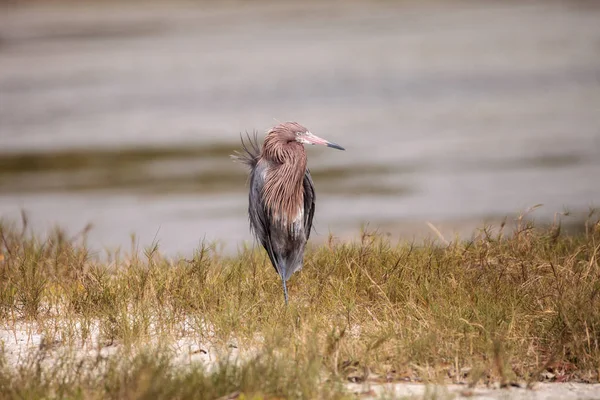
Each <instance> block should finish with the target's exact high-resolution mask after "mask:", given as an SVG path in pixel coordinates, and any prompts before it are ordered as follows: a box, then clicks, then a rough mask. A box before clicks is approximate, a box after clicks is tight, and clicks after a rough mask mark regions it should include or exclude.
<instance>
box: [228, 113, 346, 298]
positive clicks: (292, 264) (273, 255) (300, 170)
mask: <svg viewBox="0 0 600 400" xmlns="http://www.w3.org/2000/svg"><path fill="white" fill-rule="evenodd" d="M247 137H248V140H247V141H244V139H243V138H242V146H243V148H244V153H243V154H237V155H235V156H234V158H235V159H237V160H238V161H241V162H243V163H244V164H246V165H247V166H248V167H249V168H250V194H249V198H248V200H249V202H248V216H249V219H250V228H251V230H252V232H254V235H255V236H256V238H257V239H258V241H259V242H260V244H262V246H263V247H264V248H265V250H266V251H267V254H268V255H269V259H270V260H271V264H273V267H274V268H275V271H277V273H278V274H279V276H280V277H281V283H282V285H283V294H284V298H285V303H286V304H287V302H288V293H287V284H286V281H287V280H288V279H289V278H290V277H291V276H292V274H293V273H294V272H296V271H298V270H300V269H302V264H303V262H304V248H305V247H306V242H307V241H308V238H309V237H310V231H311V229H312V222H313V216H314V214H315V188H314V186H313V181H312V178H311V176H310V171H309V170H308V168H307V167H306V161H307V160H306V153H305V151H304V145H306V144H310V145H315V144H318V145H323V146H327V147H331V148H334V149H338V150H344V148H343V147H342V146H340V145H338V144H335V143H332V142H329V141H327V140H325V139H322V138H320V137H318V136H316V135H314V134H313V133H311V132H310V131H309V130H308V129H306V128H305V127H304V126H302V125H300V124H298V123H297V122H284V123H280V124H279V125H277V126H275V127H273V128H272V129H270V130H269V131H268V132H267V135H266V136H265V140H264V143H263V146H262V148H261V147H260V146H259V144H258V140H257V138H256V133H255V134H254V136H253V137H250V135H247Z"/></svg>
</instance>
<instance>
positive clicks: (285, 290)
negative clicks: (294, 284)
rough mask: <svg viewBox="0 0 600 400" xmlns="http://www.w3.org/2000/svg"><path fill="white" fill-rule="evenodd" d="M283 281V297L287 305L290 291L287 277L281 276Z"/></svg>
mask: <svg viewBox="0 0 600 400" xmlns="http://www.w3.org/2000/svg"><path fill="white" fill-rule="evenodd" d="M281 282H283V298H284V299H285V305H286V306H287V305H288V292H287V285H286V284H285V279H284V278H281Z"/></svg>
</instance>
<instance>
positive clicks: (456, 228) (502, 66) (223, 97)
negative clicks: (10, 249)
mask: <svg viewBox="0 0 600 400" xmlns="http://www.w3.org/2000/svg"><path fill="white" fill-rule="evenodd" d="M0 4H1V6H0V217H1V218H4V219H9V220H16V219H17V218H18V216H19V214H20V212H21V210H22V209H24V210H25V211H26V212H28V214H29V215H30V221H31V223H32V226H33V227H34V228H35V229H36V230H38V231H40V232H43V231H45V230H46V229H47V228H49V227H50V226H52V225H54V224H60V225H61V226H64V227H66V228H67V229H68V230H69V231H72V232H77V231H79V230H80V229H81V228H82V227H84V226H85V225H86V224H87V223H92V224H93V226H94V227H93V229H92V231H91V232H90V244H91V245H92V246H94V247H95V248H102V247H103V246H108V247H115V246H120V245H128V243H129V240H130V238H129V234H130V233H131V232H135V233H137V234H138V236H139V238H140V241H141V242H142V243H143V244H148V243H150V242H151V241H152V240H153V239H154V238H157V239H158V240H159V242H160V245H161V248H162V250H164V251H166V252H168V253H176V252H183V253H189V252H191V250H192V249H193V248H194V247H195V246H197V245H198V243H199V241H201V240H202V239H203V238H206V239H218V240H221V241H222V242H223V243H224V244H227V245H228V246H230V248H235V246H236V245H237V244H239V243H241V242H242V241H245V240H250V235H249V232H248V229H247V220H246V217H245V208H246V187H245V181H246V175H245V171H244V170H243V168H242V166H240V165H236V164H234V163H232V162H231V160H230V159H229V157H228V155H229V154H231V153H232V152H233V151H235V150H236V149H238V148H239V147H240V146H239V134H240V133H243V132H245V131H250V132H251V131H252V130H254V129H256V130H258V132H259V135H260V136H262V134H263V132H264V131H265V130H266V129H268V128H269V127H270V126H272V125H274V124H276V123H277V121H278V120H280V121H285V120H296V121H299V122H301V123H302V124H304V125H306V126H307V127H309V128H310V129H311V130H312V131H313V132H314V133H316V134H318V135H320V136H322V137H325V138H327V139H329V140H332V141H335V142H337V143H340V144H341V145H343V146H344V147H346V149H347V150H348V151H346V152H345V153H335V154H334V153H330V152H327V151H323V150H322V149H312V148H311V149H309V150H308V153H309V166H310V167H311V168H312V170H313V174H314V177H315V185H316V189H317V195H318V205H317V212H316V219H315V226H316V229H317V235H315V236H313V237H314V240H316V241H318V240H323V239H324V238H326V237H327V233H328V232H329V231H331V232H333V233H335V234H336V235H339V236H342V237H354V236H355V235H356V234H357V233H358V230H359V227H360V226H361V225H362V224H364V223H367V222H368V223H370V226H371V228H380V229H381V230H382V231H384V232H389V233H390V234H392V235H393V236H394V237H396V236H402V237H409V238H411V237H413V236H418V235H421V234H426V233H429V232H430V231H429V228H428V227H427V225H426V222H427V221H432V222H433V223H434V224H435V225H436V226H437V227H438V229H439V230H440V231H441V232H442V234H443V235H452V234H453V233H454V232H458V233H461V234H463V235H467V236H468V235H469V234H470V232H471V231H472V229H473V228H474V227H475V226H477V225H479V224H481V222H482V221H488V222H494V221H497V220H499V219H501V218H503V217H504V216H506V215H509V216H510V215H514V214H516V213H518V212H519V211H522V210H524V209H526V208H528V207H529V206H532V205H534V204H538V203H543V204H544V207H542V208H540V209H538V210H537V211H536V216H538V217H539V218H540V219H543V220H552V219H553V217H554V215H555V213H557V212H563V211H564V210H565V209H568V210H571V211H573V212H574V215H575V217H574V218H577V215H579V212H581V213H587V208H588V207H589V206H593V205H594V204H595V205H597V202H598V199H599V198H600V186H599V185H598V184H597V182H598V176H600V113H599V112H598V110H599V109H600V24H598V21H599V20H600V7H598V6H597V4H598V3H597V2H592V1H589V2H585V1H565V2H558V1H544V2H535V1H531V2H517V1H501V2H500V1H498V2H475V1H435V0H432V1H426V2H418V1H349V2H335V1H322V2H301V1H287V2H270V1H258V2H250V1H247V2H244V1H238V2H210V1H197V2H191V1H190V2H142V1H125V2H118V1H112V2H94V1H86V2H60V1H31V2H30V1H12V2H3V3H0ZM594 202H596V203H594ZM579 226H581V224H580V225H579Z"/></svg>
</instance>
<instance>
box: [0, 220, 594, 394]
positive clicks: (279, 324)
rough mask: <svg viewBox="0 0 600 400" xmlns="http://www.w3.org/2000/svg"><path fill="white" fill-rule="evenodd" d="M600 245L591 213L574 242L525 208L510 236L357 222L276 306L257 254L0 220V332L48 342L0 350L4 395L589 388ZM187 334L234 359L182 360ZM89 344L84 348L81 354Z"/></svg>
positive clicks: (311, 261) (268, 270) (274, 286)
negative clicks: (92, 242)
mask: <svg viewBox="0 0 600 400" xmlns="http://www.w3.org/2000/svg"><path fill="white" fill-rule="evenodd" d="M599 255H600V225H599V224H598V222H595V220H593V219H592V218H590V220H589V221H588V223H586V227H585V232H584V233H581V234H578V235H571V236H566V235H563V234H561V232H560V226H559V225H556V226H554V227H552V228H550V229H545V230H538V229H536V228H534V226H533V225H532V223H530V222H526V220H525V219H523V220H521V221H520V223H519V224H518V227H517V229H516V230H515V232H511V234H510V235H504V234H503V232H502V229H501V228H500V229H496V230H494V231H493V232H492V230H491V229H487V228H486V229H482V231H481V232H480V234H479V235H478V237H477V238H476V239H474V240H472V241H468V242H465V241H454V242H451V243H449V244H443V245H439V244H436V243H433V242H431V243H424V244H421V245H416V244H410V243H400V244H397V245H396V244H392V243H390V241H389V240H387V239H386V238H384V237H382V236H379V235H377V234H371V233H367V232H365V233H364V234H363V236H362V239H361V240H360V241H359V242H356V243H338V242H337V241H336V240H334V239H333V238H331V240H330V241H329V243H328V244H327V245H324V246H322V247H318V248H310V249H309V250H308V253H307V256H306V262H305V267H304V270H303V271H302V272H301V273H298V274H296V275H295V276H294V277H293V278H292V279H291V281H290V285H289V288H290V299H291V302H290V307H288V308H286V307H285V306H284V304H283V298H282V292H281V287H280V281H279V280H278V279H277V277H276V275H275V273H274V271H273V270H272V267H271V266H270V264H269V262H268V259H266V257H265V255H264V253H263V252H262V251H259V250H245V251H242V252H240V254H238V255H237V256H235V257H225V256H223V255H221V254H219V253H218V252H216V251H215V250H214V249H213V248H211V246H203V247H201V248H200V249H198V251H197V252H196V254H195V256H194V257H193V259H192V260H185V259H177V260H174V259H168V258H163V257H162V256H161V255H160V254H159V250H158V246H152V247H151V248H149V249H147V250H146V251H144V252H143V254H138V253H136V252H131V254H129V255H121V254H109V255H101V256H99V255H93V254H90V252H89V250H88V249H87V248H86V245H85V233H84V234H82V235H79V236H77V237H75V238H67V237H66V236H65V235H64V234H63V233H61V232H60V231H56V232H55V233H53V234H52V235H50V237H49V238H48V239H46V240H41V239H40V238H38V237H36V236H34V235H31V234H29V233H27V230H25V229H24V230H20V229H16V228H15V227H14V226H13V225H11V224H7V223H4V224H1V225H0V321H1V324H2V326H1V327H0V328H3V329H5V330H8V331H9V332H14V334H15V336H16V331H17V330H18V329H21V328H18V327H22V326H28V327H30V329H31V330H32V331H35V332H37V333H40V334H41V335H42V336H43V340H42V342H41V343H40V344H39V346H37V347H36V348H35V350H32V351H30V352H29V353H28V354H27V355H26V356H24V357H21V359H20V360H19V361H18V363H17V364H18V365H14V360H10V357H9V355H8V354H3V355H2V356H0V360H2V361H0V392H1V393H0V397H2V398H32V399H35V398H43V397H48V396H50V397H59V398H66V397H68V398H127V399H133V398H136V399H138V398H218V397H220V396H230V397H232V398H235V397H236V396H241V397H244V398H263V397H264V398H336V397H340V398H342V397H346V396H348V395H349V394H348V393H347V392H346V389H345V387H344V385H343V383H344V382H347V381H353V382H363V381H368V382H384V381H399V380H412V381H429V382H452V381H454V382H467V383H470V384H473V385H474V384H477V383H487V382H500V383H501V384H510V383H511V382H514V381H526V382H535V381H538V380H541V379H553V380H580V381H598V378H599V376H598V374H599V371H600V263H599V261H598V257H599ZM182 337H188V338H192V339H193V340H195V341H197V343H199V345H200V346H205V347H206V346H209V345H210V346H213V347H215V348H219V349H222V350H223V351H227V349H229V350H231V349H235V350H236V351H239V358H238V359H233V358H231V357H229V358H228V357H225V358H222V359H220V360H219V361H218V362H216V364H214V365H206V364H194V363H191V364H189V363H183V364H182V363H180V362H178V361H177V360H176V357H175V355H174V353H173V351H172V350H171V348H170V347H169V343H172V342H173V341H175V340H178V339H179V338H182ZM232 343H235V345H232ZM85 345H88V346H91V347H92V348H94V349H96V352H91V353H86V354H87V355H88V356H86V357H83V356H81V354H79V353H77V349H81V348H82V347H84V346H85ZM5 347H6V344H5ZM107 347H112V348H114V349H117V350H116V351H114V352H112V353H110V354H109V355H107V354H106V353H102V352H101V350H102V349H104V348H107ZM236 348H237V349H236ZM59 350H60V351H59ZM3 353H5V352H3ZM0 354H2V353H0ZM78 354H79V355H78ZM89 354H94V356H89Z"/></svg>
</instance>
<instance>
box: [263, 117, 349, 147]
mask: <svg viewBox="0 0 600 400" xmlns="http://www.w3.org/2000/svg"><path fill="white" fill-rule="evenodd" d="M267 134H268V135H269V136H274V137H277V138H278V139H279V140H283V141H285V142H286V143H291V142H298V143H301V144H312V145H315V144H320V145H323V146H327V147H331V148H333V149H338V150H345V149H344V148H343V147H342V146H340V145H339V144H335V143H333V142H329V141H327V140H325V139H321V138H320V137H318V136H316V135H314V134H312V133H311V132H310V131H309V130H308V129H306V128H305V127H303V126H302V125H300V124H299V123H297V122H284V123H281V124H279V125H277V126H274V127H273V128H271V129H270V130H269V132H268V133H267Z"/></svg>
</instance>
